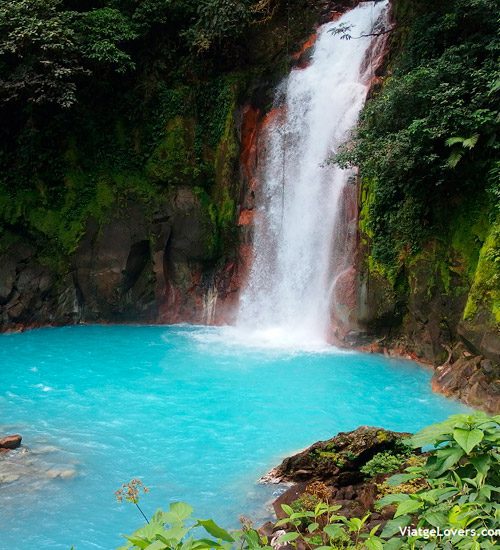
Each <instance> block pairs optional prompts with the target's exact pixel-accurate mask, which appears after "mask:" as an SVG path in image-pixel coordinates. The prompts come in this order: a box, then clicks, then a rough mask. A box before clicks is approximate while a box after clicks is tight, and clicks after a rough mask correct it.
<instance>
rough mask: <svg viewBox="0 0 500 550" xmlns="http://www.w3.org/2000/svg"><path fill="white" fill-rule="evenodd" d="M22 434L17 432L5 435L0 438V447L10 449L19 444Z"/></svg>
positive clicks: (15, 447)
mask: <svg viewBox="0 0 500 550" xmlns="http://www.w3.org/2000/svg"><path fill="white" fill-rule="evenodd" d="M22 439H23V438H22V436H20V435H19V434H12V435H7V436H5V437H3V438H2V439H0V449H5V450H12V449H17V448H18V447H20V446H21V441H22Z"/></svg>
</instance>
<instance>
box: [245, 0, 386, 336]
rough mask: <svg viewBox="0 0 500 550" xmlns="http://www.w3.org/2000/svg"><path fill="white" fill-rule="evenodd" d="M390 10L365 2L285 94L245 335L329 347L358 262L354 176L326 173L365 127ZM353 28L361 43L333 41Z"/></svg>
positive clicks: (258, 227) (270, 142) (260, 209)
mask: <svg viewBox="0 0 500 550" xmlns="http://www.w3.org/2000/svg"><path fill="white" fill-rule="evenodd" d="M386 9H387V2H386V1H382V2H380V1H378V2H363V3H361V4H360V5H359V6H358V7H356V8H355V9H353V10H351V11H349V12H347V13H346V14H344V15H343V16H342V18H341V19H340V20H338V21H336V22H332V23H327V24H325V25H323V26H322V27H321V28H320V29H319V31H318V37H317V41H316V44H315V46H314V51H313V54H312V59H311V63H310V64H309V66H307V68H305V69H295V70H292V72H291V74H290V75H289V77H288V78H287V79H286V80H285V81H284V82H283V83H282V84H281V86H280V87H279V88H278V90H277V96H276V97H277V100H276V101H277V103H279V109H280V111H279V112H278V115H277V116H276V118H275V119H274V121H273V122H272V123H271V124H270V125H269V126H268V128H267V131H266V135H265V136H263V138H261V139H264V140H265V146H264V149H263V154H262V155H261V156H260V158H259V165H260V169H259V175H258V180H259V181H260V187H259V189H258V195H257V197H256V203H257V206H256V216H255V221H254V242H253V263H252V267H251V270H250V273H249V278H248V283H247V286H246V288H245V289H244V290H243V292H242V295H241V299H240V311H239V317H238V326H239V327H240V328H243V329H245V330H252V331H257V332H258V333H259V334H260V335H261V337H263V338H264V339H266V338H267V339H278V340H279V339H284V340H288V341H290V342H293V343H295V344H299V345H300V343H304V344H307V345H309V344H310V343H312V342H314V341H324V339H325V337H326V334H327V330H328V326H329V323H330V316H331V307H332V304H331V296H332V291H333V288H334V286H335V280H336V278H338V276H339V274H341V273H342V272H343V271H345V270H346V269H348V268H349V267H350V266H351V265H352V262H353V258H352V257H350V256H351V254H349V252H348V246H347V243H346V230H345V228H342V227H341V221H340V218H341V217H342V195H343V190H344V188H345V187H346V186H347V185H349V178H350V177H351V176H352V175H353V174H352V171H349V170H341V169H340V168H338V167H336V166H332V165H329V164H326V161H327V159H328V158H329V157H330V156H331V155H332V153H333V152H335V150H336V148H337V147H338V146H339V145H340V144H341V143H343V142H344V141H345V140H346V139H347V138H348V137H349V132H350V131H351V130H352V129H353V127H354V126H355V124H356V121H357V119H358V116H359V113H360V110H361V108H362V106H363V104H364V101H365V98H366V93H367V90H368V84H369V79H370V77H371V76H372V74H371V69H370V63H366V57H367V55H368V54H369V52H370V47H371V45H372V44H371V43H372V40H373V37H360V36H361V35H365V34H369V33H371V32H372V31H373V29H374V28H375V25H377V24H380V21H382V20H383V19H385V16H384V13H385V11H386ZM338 24H346V25H349V26H351V30H350V32H351V33H352V36H353V38H352V39H351V40H343V39H341V38H340V37H339V36H334V35H332V33H331V32H329V31H330V30H331V29H332V28H333V27H335V26H336V25H338Z"/></svg>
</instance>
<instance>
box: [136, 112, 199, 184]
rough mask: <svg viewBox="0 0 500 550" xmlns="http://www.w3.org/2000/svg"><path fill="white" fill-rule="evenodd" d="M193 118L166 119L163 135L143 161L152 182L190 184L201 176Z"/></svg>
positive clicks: (177, 117)
mask: <svg viewBox="0 0 500 550" xmlns="http://www.w3.org/2000/svg"><path fill="white" fill-rule="evenodd" d="M194 129H195V123H194V121H193V120H192V119H186V118H183V117H181V116H176V117H174V118H172V119H171V120H169V121H168V123H167V125H166V128H165V136H164V138H163V139H162V140H161V141H160V143H159V144H158V145H157V146H156V148H155V150H154V151H153V153H152V155H151V157H150V158H149V160H148V162H147V164H146V173H147V175H148V176H149V177H150V178H152V179H153V180H154V181H157V182H160V183H170V184H190V183H193V181H194V180H196V179H197V177H198V176H199V175H200V169H199V167H198V166H197V163H196V158H195V153H194Z"/></svg>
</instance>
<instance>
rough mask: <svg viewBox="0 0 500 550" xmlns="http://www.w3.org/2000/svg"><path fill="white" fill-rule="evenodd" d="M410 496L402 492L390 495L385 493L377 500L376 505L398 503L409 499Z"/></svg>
mask: <svg viewBox="0 0 500 550" xmlns="http://www.w3.org/2000/svg"><path fill="white" fill-rule="evenodd" d="M409 499H410V497H409V496H408V495H405V494H404V493H394V494H391V495H385V496H384V497H382V498H381V499H380V500H379V501H377V506H378V507H383V506H387V505H389V504H398V503H400V502H404V501H405V500H409Z"/></svg>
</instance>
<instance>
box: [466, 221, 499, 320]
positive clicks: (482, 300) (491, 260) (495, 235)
mask: <svg viewBox="0 0 500 550" xmlns="http://www.w3.org/2000/svg"><path fill="white" fill-rule="evenodd" d="M480 306H486V307H487V308H488V309H489V310H490V311H491V313H492V316H493V318H494V319H495V321H496V323H499V324H500V221H497V222H496V223H495V224H494V225H493V226H492V228H491V231H490V233H489V235H488V237H487V238H486V240H485V242H484V245H483V247H482V248H481V252H480V255H479V261H478V264H477V269H476V272H475V275H474V280H473V284H472V288H471V291H470V293H469V296H468V299H467V304H466V306H465V311H464V318H465V319H469V318H471V317H473V316H474V315H475V314H476V312H477V311H478V308H479V307H480Z"/></svg>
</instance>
